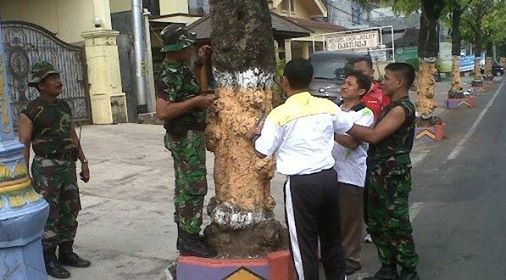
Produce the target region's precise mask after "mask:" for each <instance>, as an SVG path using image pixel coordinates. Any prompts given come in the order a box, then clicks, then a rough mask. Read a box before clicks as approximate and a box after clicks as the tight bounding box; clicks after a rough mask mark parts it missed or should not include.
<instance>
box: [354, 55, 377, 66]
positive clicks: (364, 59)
mask: <svg viewBox="0 0 506 280" xmlns="http://www.w3.org/2000/svg"><path fill="white" fill-rule="evenodd" d="M361 61H365V62H366V63H367V66H369V68H371V69H372V59H371V57H370V56H368V55H364V56H361V57H359V58H357V59H355V61H354V62H353V64H355V63H358V62H361Z"/></svg>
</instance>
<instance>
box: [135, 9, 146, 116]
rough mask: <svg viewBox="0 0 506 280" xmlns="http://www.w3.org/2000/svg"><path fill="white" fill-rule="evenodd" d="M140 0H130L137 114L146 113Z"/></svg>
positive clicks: (144, 64)
mask: <svg viewBox="0 0 506 280" xmlns="http://www.w3.org/2000/svg"><path fill="white" fill-rule="evenodd" d="M142 18H143V11H142V0H132V23H133V26H132V29H133V32H134V52H135V84H136V89H137V114H144V113H147V112H148V105H147V98H146V75H145V71H146V69H145V67H146V63H145V59H144V54H145V50H146V48H145V45H144V42H143V34H142V30H143V29H142V26H143V23H142Z"/></svg>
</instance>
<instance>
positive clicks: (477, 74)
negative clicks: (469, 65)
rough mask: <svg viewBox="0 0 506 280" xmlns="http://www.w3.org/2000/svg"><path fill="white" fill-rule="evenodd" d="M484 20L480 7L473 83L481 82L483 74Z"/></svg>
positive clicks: (477, 21) (477, 19) (475, 37)
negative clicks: (481, 65)
mask: <svg viewBox="0 0 506 280" xmlns="http://www.w3.org/2000/svg"><path fill="white" fill-rule="evenodd" d="M482 21H483V12H482V10H481V9H478V14H477V15H476V32H475V35H474V78H473V80H474V81H473V83H481V80H482V75H481V68H480V62H481V51H482V47H483V46H482V41H481V40H482V34H481V32H482Z"/></svg>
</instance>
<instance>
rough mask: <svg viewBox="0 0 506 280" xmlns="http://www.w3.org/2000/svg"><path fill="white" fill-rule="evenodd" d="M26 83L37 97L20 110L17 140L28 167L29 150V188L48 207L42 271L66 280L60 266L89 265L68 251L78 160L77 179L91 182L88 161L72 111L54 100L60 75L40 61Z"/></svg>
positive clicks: (76, 207)
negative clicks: (31, 152)
mask: <svg viewBox="0 0 506 280" xmlns="http://www.w3.org/2000/svg"><path fill="white" fill-rule="evenodd" d="M28 85H29V86H32V87H35V88H37V90H38V91H39V93H40V96H39V97H38V98H36V99H35V100H33V101H31V102H29V103H28V104H27V105H26V107H25V108H24V109H23V111H22V112H21V115H20V117H19V138H20V140H21V142H22V143H23V144H24V145H25V149H24V156H25V161H26V163H27V165H29V160H30V146H32V147H33V151H34V153H35V157H34V159H33V162H32V169H31V170H32V183H33V187H34V189H35V190H36V191H37V192H39V193H40V194H41V195H42V196H44V199H46V201H47V202H48V203H49V207H50V208H49V209H50V210H49V217H48V220H47V223H46V226H45V229H44V237H43V239H42V247H43V249H44V261H45V264H46V271H47V273H48V274H49V275H51V276H53V277H55V278H69V277H70V272H69V271H68V270H66V269H65V268H64V267H63V266H62V264H63V265H69V266H73V267H87V266H90V262H89V261H88V260H84V259H82V258H80V257H79V256H78V255H77V254H76V253H74V252H73V249H72V247H73V243H74V237H75V235H76V230H77V221H76V218H77V214H78V213H79V210H81V202H80V199H79V188H78V186H77V176H76V161H77V159H79V160H80V161H81V163H82V166H81V167H82V172H81V179H82V180H83V181H84V182H88V180H89V179H90V172H89V169H88V161H87V160H86V157H85V155H84V153H83V150H82V147H81V145H80V143H79V139H78V137H77V134H76V132H75V130H74V126H73V124H72V112H71V109H70V107H69V105H68V104H67V103H66V102H65V101H64V100H62V99H58V98H57V97H58V95H60V94H61V93H62V91H63V86H62V82H61V80H60V75H59V73H58V72H57V71H56V70H55V69H54V67H53V66H52V65H51V64H49V63H48V62H45V61H43V62H38V63H36V64H34V65H33V67H32V79H31V81H30V82H29V84H28ZM28 167H29V166H27V168H28ZM57 247H58V248H59V251H58V252H59V254H58V258H57V257H56V249H57Z"/></svg>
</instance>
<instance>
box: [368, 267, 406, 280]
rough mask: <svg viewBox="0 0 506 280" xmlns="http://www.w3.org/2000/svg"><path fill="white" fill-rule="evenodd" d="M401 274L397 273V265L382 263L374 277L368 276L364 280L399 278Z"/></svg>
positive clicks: (396, 279)
mask: <svg viewBox="0 0 506 280" xmlns="http://www.w3.org/2000/svg"><path fill="white" fill-rule="evenodd" d="M398 279H399V275H398V274H397V266H396V265H391V266H386V265H382V266H381V268H380V270H378V272H376V273H375V274H374V276H373V277H367V278H365V279H364V280H398Z"/></svg>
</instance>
